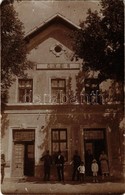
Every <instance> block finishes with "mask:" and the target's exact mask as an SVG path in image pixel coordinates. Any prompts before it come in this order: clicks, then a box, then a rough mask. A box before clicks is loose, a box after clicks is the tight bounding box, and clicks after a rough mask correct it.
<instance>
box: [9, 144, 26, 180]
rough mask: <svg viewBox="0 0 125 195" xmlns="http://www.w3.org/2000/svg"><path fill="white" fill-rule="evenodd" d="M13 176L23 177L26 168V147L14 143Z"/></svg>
mask: <svg viewBox="0 0 125 195" xmlns="http://www.w3.org/2000/svg"><path fill="white" fill-rule="evenodd" d="M12 165H13V166H12V174H13V176H16V177H22V176H23V167H24V145H23V144H16V143H14V149H13V163H12Z"/></svg>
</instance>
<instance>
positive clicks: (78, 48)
mask: <svg viewBox="0 0 125 195" xmlns="http://www.w3.org/2000/svg"><path fill="white" fill-rule="evenodd" d="M100 4H101V6H102V8H101V10H100V13H98V12H97V11H95V12H92V11H91V9H89V10H88V13H87V18H86V21H84V22H82V23H81V24H80V25H81V29H80V30H78V31H76V32H75V33H73V35H72V36H73V38H74V51H75V55H76V57H80V58H82V59H83V70H89V69H91V70H99V71H100V74H99V78H100V81H103V80H106V79H108V78H110V79H115V80H117V81H119V80H120V81H123V78H124V3H123V1H122V0H117V1H116V0H101V2H100Z"/></svg>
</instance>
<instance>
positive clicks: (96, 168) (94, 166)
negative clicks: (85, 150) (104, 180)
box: [91, 159, 99, 182]
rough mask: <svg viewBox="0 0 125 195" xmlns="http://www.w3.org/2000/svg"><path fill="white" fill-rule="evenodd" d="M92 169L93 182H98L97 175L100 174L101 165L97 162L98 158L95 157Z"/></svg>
mask: <svg viewBox="0 0 125 195" xmlns="http://www.w3.org/2000/svg"><path fill="white" fill-rule="evenodd" d="M91 170H92V173H93V182H98V180H97V175H98V170H99V166H98V164H97V161H96V159H93V161H92V165H91Z"/></svg>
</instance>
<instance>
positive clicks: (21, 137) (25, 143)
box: [12, 129, 35, 177]
mask: <svg viewBox="0 0 125 195" xmlns="http://www.w3.org/2000/svg"><path fill="white" fill-rule="evenodd" d="M13 143H14V145H13V161H12V175H13V176H16V177H22V176H24V175H26V176H33V175H34V166H35V155H34V145H35V131H34V130H33V129H28V130H27V129H22V130H19V129H15V130H13Z"/></svg>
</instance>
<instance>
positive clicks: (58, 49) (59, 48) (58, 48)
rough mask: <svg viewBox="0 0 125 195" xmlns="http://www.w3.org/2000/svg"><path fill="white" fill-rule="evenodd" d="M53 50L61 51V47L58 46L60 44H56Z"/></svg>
mask: <svg viewBox="0 0 125 195" xmlns="http://www.w3.org/2000/svg"><path fill="white" fill-rule="evenodd" d="M55 51H56V52H57V53H59V52H61V51H62V48H61V47H60V45H57V46H56V47H55Z"/></svg>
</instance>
